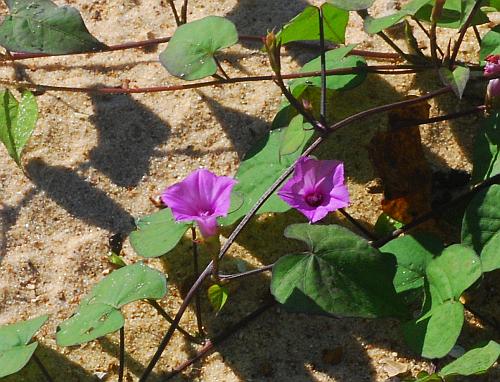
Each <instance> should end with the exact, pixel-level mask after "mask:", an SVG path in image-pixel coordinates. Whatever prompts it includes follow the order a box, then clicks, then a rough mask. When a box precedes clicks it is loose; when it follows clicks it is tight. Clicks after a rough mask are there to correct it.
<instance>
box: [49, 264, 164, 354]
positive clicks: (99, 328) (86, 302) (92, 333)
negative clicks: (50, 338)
mask: <svg viewBox="0 0 500 382" xmlns="http://www.w3.org/2000/svg"><path fill="white" fill-rule="evenodd" d="M166 293H167V281H166V278H165V275H164V274H163V273H161V272H159V271H157V270H156V269H152V268H149V267H147V266H146V265H144V264H143V263H136V264H132V265H127V266H125V267H123V268H120V269H118V270H116V271H114V272H112V273H111V274H110V275H108V276H106V277H105V278H103V279H102V280H101V281H100V282H99V283H98V284H96V285H95V286H94V288H92V291H91V293H90V294H89V295H88V296H87V297H85V298H84V299H83V301H82V302H81V303H80V306H79V307H78V310H77V312H76V313H75V314H74V315H73V316H72V317H70V318H69V319H67V320H66V321H64V322H62V323H61V325H59V328H58V331H57V334H56V341H57V344H58V345H59V346H72V345H78V344H81V343H84V342H88V341H92V340H94V339H96V338H99V337H102V336H104V335H106V334H109V333H112V332H114V331H116V330H118V329H120V328H121V327H122V326H123V325H124V322H125V320H124V318H123V315H122V314H121V312H120V310H119V309H120V308H121V307H122V306H124V305H126V304H128V303H130V302H133V301H137V300H141V299H160V298H162V297H163V296H165V294H166Z"/></svg>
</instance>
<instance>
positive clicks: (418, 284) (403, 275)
mask: <svg viewBox="0 0 500 382" xmlns="http://www.w3.org/2000/svg"><path fill="white" fill-rule="evenodd" d="M443 249H444V245H443V243H442V241H441V240H440V239H439V238H438V237H436V236H434V235H431V234H425V233H417V234H415V235H413V236H409V235H406V236H402V237H399V238H397V239H395V240H392V241H390V242H388V243H387V244H385V245H384V246H383V247H381V248H380V252H382V253H391V254H393V255H394V256H395V257H396V260H397V263H398V268H397V271H396V276H395V277H394V287H395V288H396V292H398V293H402V292H405V291H408V290H411V289H417V288H422V287H423V286H424V279H425V270H426V268H427V265H428V264H429V262H430V261H431V260H432V259H433V258H434V256H437V255H439V254H440V253H441V252H442V251H443Z"/></svg>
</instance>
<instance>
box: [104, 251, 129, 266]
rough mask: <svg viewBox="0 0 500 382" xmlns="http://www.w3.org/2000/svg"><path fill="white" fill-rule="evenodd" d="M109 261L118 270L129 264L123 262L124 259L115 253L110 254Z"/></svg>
mask: <svg viewBox="0 0 500 382" xmlns="http://www.w3.org/2000/svg"><path fill="white" fill-rule="evenodd" d="M108 261H109V262H110V263H111V264H113V265H116V266H117V267H118V268H121V267H124V266H126V265H127V263H125V261H123V258H122V257H121V256H120V255H117V254H116V253H114V252H110V253H108Z"/></svg>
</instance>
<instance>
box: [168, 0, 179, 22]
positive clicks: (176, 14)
mask: <svg viewBox="0 0 500 382" xmlns="http://www.w3.org/2000/svg"><path fill="white" fill-rule="evenodd" d="M167 2H168V5H170V9H172V13H173V14H174V19H175V25H177V26H178V27H179V26H181V25H182V24H183V23H182V22H181V19H180V18H179V14H178V13H177V8H176V7H175V3H174V0H167Z"/></svg>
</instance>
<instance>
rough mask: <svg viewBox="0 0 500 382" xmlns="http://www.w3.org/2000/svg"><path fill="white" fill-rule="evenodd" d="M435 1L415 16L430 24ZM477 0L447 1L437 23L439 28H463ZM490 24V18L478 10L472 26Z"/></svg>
mask: <svg viewBox="0 0 500 382" xmlns="http://www.w3.org/2000/svg"><path fill="white" fill-rule="evenodd" d="M434 3H435V2H434V1H432V2H429V3H428V4H426V5H425V6H423V7H422V8H420V9H419V11H418V12H417V13H416V14H415V17H416V18H417V19H418V20H421V21H427V22H429V21H430V19H431V15H432V8H433V6H434ZM475 3H476V0H447V1H446V3H445V4H444V8H443V11H442V12H441V14H440V16H439V20H438V21H437V26H438V27H442V28H453V29H458V28H461V27H462V26H463V25H464V24H465V22H466V20H467V19H468V17H469V14H470V13H471V12H472V9H473V8H474V5H475ZM487 22H489V19H488V17H487V16H486V15H485V14H484V12H482V10H478V11H477V12H476V14H475V15H474V17H473V18H472V22H471V25H479V24H484V23H487Z"/></svg>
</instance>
